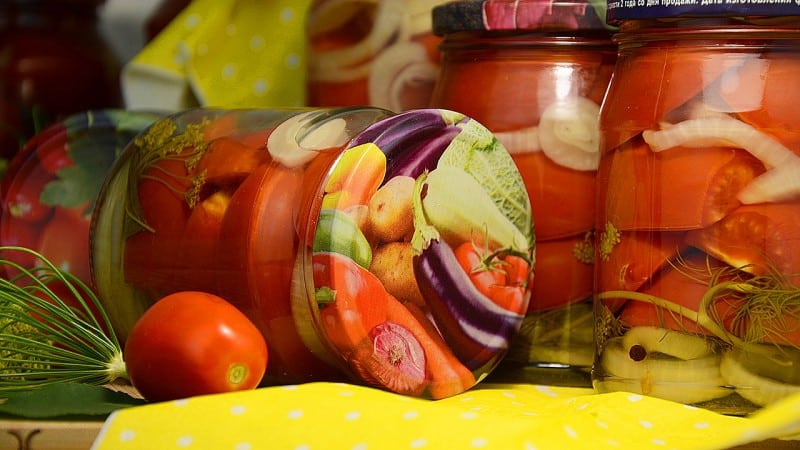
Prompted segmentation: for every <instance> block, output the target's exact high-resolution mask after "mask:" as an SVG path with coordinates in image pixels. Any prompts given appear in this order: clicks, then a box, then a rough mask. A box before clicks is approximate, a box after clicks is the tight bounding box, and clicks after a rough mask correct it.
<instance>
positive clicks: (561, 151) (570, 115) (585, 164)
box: [539, 97, 600, 170]
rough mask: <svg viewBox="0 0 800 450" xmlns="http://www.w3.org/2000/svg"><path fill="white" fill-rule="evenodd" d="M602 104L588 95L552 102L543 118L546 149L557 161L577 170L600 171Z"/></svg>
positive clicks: (541, 127)
mask: <svg viewBox="0 0 800 450" xmlns="http://www.w3.org/2000/svg"><path fill="white" fill-rule="evenodd" d="M599 118H600V106H599V105H598V104H597V103H595V102H594V101H592V100H590V99H588V98H586V97H568V98H564V99H560V100H557V101H555V102H554V103H552V104H550V105H549V106H548V107H547V108H545V110H544V111H543V112H542V117H541V119H539V143H540V145H541V147H542V151H543V152H544V154H545V155H547V156H548V157H549V158H550V159H552V160H553V161H555V162H556V163H558V164H560V165H562V166H565V167H569V168H570V169H575V170H597V166H598V165H599V163H600V130H599V128H598V121H599Z"/></svg>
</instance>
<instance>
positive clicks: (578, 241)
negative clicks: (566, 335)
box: [528, 236, 594, 312]
mask: <svg viewBox="0 0 800 450" xmlns="http://www.w3.org/2000/svg"><path fill="white" fill-rule="evenodd" d="M584 243H585V239H584V236H573V237H570V238H564V239H558V240H554V241H537V242H536V264H535V266H534V267H535V270H536V278H535V279H534V281H533V286H532V289H531V300H530V303H528V312H538V311H546V310H550V309H555V308H562V307H565V306H567V305H570V304H572V303H576V302H580V301H583V300H586V299H589V298H591V295H592V280H593V274H594V264H590V263H588V262H586V261H581V260H580V259H578V257H577V256H576V254H575V250H576V246H580V245H583V244H584Z"/></svg>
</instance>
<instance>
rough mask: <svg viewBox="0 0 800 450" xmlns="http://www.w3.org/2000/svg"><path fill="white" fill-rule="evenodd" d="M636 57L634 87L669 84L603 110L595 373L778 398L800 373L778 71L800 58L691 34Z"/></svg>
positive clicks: (619, 384)
mask: <svg viewBox="0 0 800 450" xmlns="http://www.w3.org/2000/svg"><path fill="white" fill-rule="evenodd" d="M665 56H666V59H665ZM634 60H635V61H634ZM678 60H681V62H678ZM624 64H633V66H631V67H632V69H631V70H629V71H627V74H623V75H622V77H623V79H624V81H626V82H630V83H631V84H630V85H626V86H625V90H626V91H628V90H629V89H631V88H632V86H638V87H639V88H642V89H644V88H645V86H644V85H645V84H649V83H659V84H660V85H661V86H663V89H662V90H660V91H659V95H658V96H653V97H648V98H644V99H641V101H637V102H635V105H634V106H632V107H631V108H627V107H625V108H621V107H620V104H619V103H618V104H616V105H611V106H610V107H609V108H604V110H603V111H602V112H601V123H603V124H605V126H604V127H602V126H601V128H602V129H603V130H604V132H603V135H604V138H606V140H605V142H606V143H607V144H608V145H607V148H605V149H604V150H605V153H604V155H603V159H602V160H601V164H600V169H599V172H598V173H599V178H600V180H599V182H600V183H599V185H598V189H600V190H601V192H602V194H601V196H600V198H601V203H600V208H599V215H600V217H599V218H598V223H599V224H603V226H604V227H605V229H604V230H603V231H602V233H601V234H600V235H598V255H599V256H600V258H599V259H598V261H597V264H598V269H599V270H598V278H597V279H598V282H597V286H598V291H599V292H598V294H597V298H598V300H599V301H600V307H599V310H598V318H599V319H598V323H599V326H598V327H597V340H598V344H599V346H600V347H599V348H600V352H599V359H598V361H597V363H598V376H597V377H596V380H595V382H596V386H598V387H599V389H600V391H601V392H602V391H605V390H633V391H636V392H641V393H644V394H651V395H656V396H659V397H664V398H668V399H673V400H676V401H681V402H686V403H699V404H709V405H712V406H713V405H714V403H705V402H712V401H716V399H719V398H722V397H725V400H724V401H725V402H726V405H729V407H730V408H733V410H735V411H736V413H742V414H745V413H747V412H750V411H753V410H755V409H757V408H758V407H761V406H764V405H767V404H770V403H772V402H775V401H778V400H779V399H780V398H783V397H785V396H787V395H790V394H791V393H794V392H796V391H797V390H798V389H800V382H799V381H798V379H797V377H796V376H795V374H794V373H790V372H791V371H787V367H793V366H796V364H797V361H796V359H797V356H798V354H797V349H798V348H800V339H798V324H799V322H798V320H797V317H798V314H800V302H799V301H798V299H800V296H799V295H798V292H800V290H798V286H800V284H798V283H799V282H798V273H800V260H799V259H798V258H797V256H796V255H797V253H798V251H797V245H798V242H800V234H798V233H800V220H798V219H800V217H798V211H800V204H798V199H799V198H800V196H799V195H798V194H799V193H800V189H798V184H797V168H798V167H800V153H798V149H797V145H796V144H797V140H796V139H797V136H796V134H795V133H794V132H793V131H792V130H790V129H786V127H787V125H786V124H787V123H789V122H791V121H792V120H793V119H792V118H791V114H792V113H791V112H790V111H783V110H782V109H781V106H782V105H785V102H786V101H787V99H786V98H784V97H782V98H781V99H778V98H777V96H776V95H775V91H774V87H771V86H768V83H767V81H766V80H768V78H770V77H773V76H778V73H779V74H780V76H781V77H785V76H789V74H791V76H800V72H798V69H800V68H798V67H796V64H792V63H790V62H789V60H788V59H786V58H784V57H783V56H778V55H766V54H763V55H746V54H724V53H718V52H714V51H707V52H706V51H704V52H696V51H692V50H691V49H690V48H689V47H688V46H681V45H679V46H676V47H675V48H673V49H670V50H669V51H666V52H665V53H661V52H659V53H658V54H656V53H651V52H648V51H643V52H641V54H640V55H638V57H637V58H633V59H631V60H628V61H626V62H624ZM633 67H635V69H633ZM662 68H663V69H664V71H663V72H662ZM773 68H774V70H777V72H774V71H773ZM656 69H657V70H656ZM652 71H655V72H657V73H658V75H657V76H653V77H647V76H646V74H652V73H654V72H652ZM787 71H789V72H787ZM699 72H702V76H700V75H699ZM676 76H677V77H678V78H673V77H676ZM677 79H681V80H683V81H682V82H681V83H673V81H675V80H677ZM668 80H669V81H668ZM618 86H619V85H618ZM745 86H747V88H745ZM616 89H619V87H617V88H616ZM614 92H615V89H614V88H611V89H610V90H609V95H614ZM768 92H769V95H767V93H768ZM793 94H795V92H794V91H787V93H786V95H789V96H791V95H793ZM656 97H657V98H656ZM792 101H797V99H796V98H793V100H792ZM783 117H786V119H785V120H786V121H784V119H782V118H783ZM622 123H624V124H625V125H624V126H621V125H620V124H622ZM790 128H791V127H790Z"/></svg>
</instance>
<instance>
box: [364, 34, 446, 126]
mask: <svg viewBox="0 0 800 450" xmlns="http://www.w3.org/2000/svg"><path fill="white" fill-rule="evenodd" d="M438 74H439V69H438V67H436V66H435V65H434V64H433V63H431V62H430V61H429V60H428V53H427V50H426V49H425V47H424V46H423V45H422V44H419V43H416V42H412V41H407V42H399V43H396V44H394V45H391V46H389V47H386V49H385V50H384V51H382V52H381V53H379V54H378V55H377V56H376V57H375V59H374V60H373V62H372V64H371V71H370V74H369V82H368V84H367V86H368V89H369V99H370V103H371V104H372V105H374V106H377V107H379V108H385V109H388V110H391V111H405V110H407V109H409V105H404V104H403V99H404V98H406V97H407V96H408V93H417V92H418V93H419V94H418V95H414V94H412V95H411V97H412V98H415V100H416V97H420V100H421V99H422V98H426V97H429V96H430V91H432V90H433V85H434V83H435V82H436V78H437V77H438ZM415 103H416V101H415Z"/></svg>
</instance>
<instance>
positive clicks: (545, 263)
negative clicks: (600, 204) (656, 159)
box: [432, 0, 615, 386]
mask: <svg viewBox="0 0 800 450" xmlns="http://www.w3.org/2000/svg"><path fill="white" fill-rule="evenodd" d="M433 17H434V32H435V33H437V34H440V35H443V36H444V41H443V43H442V46H441V50H442V53H443V60H442V72H441V76H440V78H439V83H438V84H437V85H436V88H435V90H434V93H433V99H432V105H433V106H436V107H442V108H448V109H452V110H455V111H461V112H463V113H464V114H467V115H469V116H470V117H474V118H476V120H479V121H480V122H481V123H483V124H484V125H486V127H488V128H489V129H490V130H492V132H493V133H494V134H495V136H497V138H498V139H499V140H500V141H501V142H502V143H504V144H505V146H506V148H508V150H509V151H510V152H511V155H512V157H513V159H514V161H515V163H516V165H517V167H518V168H519V171H520V173H521V174H522V178H523V180H524V181H525V186H526V188H527V191H528V194H529V196H530V199H531V203H532V208H533V217H534V220H535V222H536V252H535V253H536V277H535V280H534V283H533V287H532V298H531V301H530V305H529V308H528V311H527V316H526V318H525V321H524V323H523V326H522V332H521V333H520V334H519V335H518V336H517V339H516V340H515V342H514V344H513V346H512V349H511V352H510V353H509V355H508V356H507V357H506V359H505V360H504V361H503V364H502V365H501V367H502V368H503V370H500V371H498V372H497V373H498V374H502V376H503V377H504V378H508V379H513V380H524V381H530V382H541V383H548V384H560V385H579V386H584V385H585V386H589V385H590V384H591V383H590V378H589V368H590V367H591V365H592V360H593V355H594V339H593V331H592V327H593V320H592V302H591V299H592V282H593V270H594V266H593V257H594V250H593V247H592V245H593V238H592V233H593V230H594V221H595V219H594V198H595V175H596V170H597V164H598V161H599V152H598V150H599V147H598V145H599V143H598V134H599V132H598V129H597V120H598V113H599V108H600V103H601V102H602V99H603V95H604V94H605V90H606V88H607V86H608V81H609V78H610V76H611V72H612V69H613V67H614V58H615V47H614V45H613V43H612V42H611V32H610V31H609V30H608V29H607V28H606V27H605V26H604V24H603V21H602V20H600V18H599V17H598V14H597V12H596V11H595V10H594V9H593V8H592V7H591V6H590V5H589V3H587V2H584V1H580V0H578V1H574V2H558V3H552V4H551V2H549V1H539V0H533V1H497V0H488V1H480V2H474V1H465V2H454V3H450V4H447V5H443V6H440V7H437V8H435V9H434V12H433Z"/></svg>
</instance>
